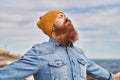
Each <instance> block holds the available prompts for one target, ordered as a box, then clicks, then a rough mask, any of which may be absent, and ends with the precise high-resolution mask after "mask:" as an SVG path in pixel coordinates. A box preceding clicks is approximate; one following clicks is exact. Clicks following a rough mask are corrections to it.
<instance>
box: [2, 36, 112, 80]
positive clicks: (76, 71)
mask: <svg viewBox="0 0 120 80" xmlns="http://www.w3.org/2000/svg"><path fill="white" fill-rule="evenodd" d="M30 75H34V78H35V80H86V75H90V76H92V77H94V78H97V79H98V80H112V74H111V73H110V72H108V71H106V70H105V69H103V68H102V67H100V66H98V65H97V64H95V63H94V62H93V61H91V60H90V59H88V58H87V57H86V56H85V55H84V52H83V51H82V50H81V49H80V48H77V47H75V46H73V45H70V46H68V47H66V46H62V45H60V44H58V43H57V42H56V41H55V40H54V39H53V38H50V40H49V42H44V43H42V44H36V45H34V46H33V47H32V48H31V49H30V50H29V51H28V52H27V53H26V54H25V55H24V56H23V57H22V58H21V59H19V60H18V61H16V62H14V63H11V64H10V65H8V66H6V67H3V68H0V80H23V79H24V78H26V77H28V76H30Z"/></svg>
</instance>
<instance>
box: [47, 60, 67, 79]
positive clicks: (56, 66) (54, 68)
mask: <svg viewBox="0 0 120 80" xmlns="http://www.w3.org/2000/svg"><path fill="white" fill-rule="evenodd" d="M66 64H67V63H66V61H64V60H62V59H59V60H54V61H49V67H50V73H51V80H65V79H64V77H63V76H67V72H66V70H67V69H66Z"/></svg>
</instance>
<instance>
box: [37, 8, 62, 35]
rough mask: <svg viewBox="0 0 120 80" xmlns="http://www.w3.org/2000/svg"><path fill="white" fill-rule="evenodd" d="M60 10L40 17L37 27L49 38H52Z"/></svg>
mask: <svg viewBox="0 0 120 80" xmlns="http://www.w3.org/2000/svg"><path fill="white" fill-rule="evenodd" d="M60 12H61V11H59V10H52V11H49V12H47V13H46V14H44V15H43V16H41V17H40V20H39V21H38V22H37V26H38V27H39V28H40V29H41V30H42V31H43V32H44V33H45V34H46V35H48V36H49V37H52V29H53V24H54V21H55V19H56V17H57V14H58V13H60Z"/></svg>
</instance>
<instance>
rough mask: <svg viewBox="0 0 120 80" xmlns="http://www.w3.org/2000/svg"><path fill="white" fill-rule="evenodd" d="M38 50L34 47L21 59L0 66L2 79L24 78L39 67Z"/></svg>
mask: <svg viewBox="0 0 120 80" xmlns="http://www.w3.org/2000/svg"><path fill="white" fill-rule="evenodd" d="M36 53H37V51H36V50H35V47H32V49H30V50H29V51H28V52H27V53H26V54H25V55H24V56H23V57H22V58H21V59H19V60H18V61H16V62H13V63H11V64H10V65H8V66H5V67H2V68H0V80H23V79H24V78H26V77H28V76H30V75H32V74H34V73H36V72H37V70H38V69H39V64H38V57H37V54H36Z"/></svg>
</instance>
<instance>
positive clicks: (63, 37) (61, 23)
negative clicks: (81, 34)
mask: <svg viewBox="0 0 120 80" xmlns="http://www.w3.org/2000/svg"><path fill="white" fill-rule="evenodd" d="M53 32H54V33H55V35H56V36H57V41H58V42H59V43H61V44H63V45H69V44H70V43H73V42H75V41H76V40H77V32H76V31H75V29H74V27H73V25H72V23H71V21H70V20H69V19H68V18H67V17H66V16H65V15H64V13H62V12H61V13H59V14H58V15H57V17H56V20H55V22H54V26H53Z"/></svg>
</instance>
